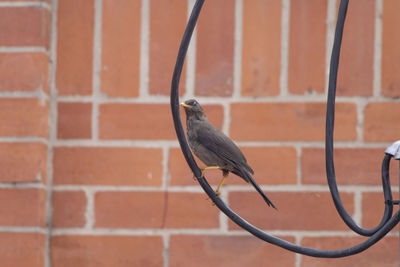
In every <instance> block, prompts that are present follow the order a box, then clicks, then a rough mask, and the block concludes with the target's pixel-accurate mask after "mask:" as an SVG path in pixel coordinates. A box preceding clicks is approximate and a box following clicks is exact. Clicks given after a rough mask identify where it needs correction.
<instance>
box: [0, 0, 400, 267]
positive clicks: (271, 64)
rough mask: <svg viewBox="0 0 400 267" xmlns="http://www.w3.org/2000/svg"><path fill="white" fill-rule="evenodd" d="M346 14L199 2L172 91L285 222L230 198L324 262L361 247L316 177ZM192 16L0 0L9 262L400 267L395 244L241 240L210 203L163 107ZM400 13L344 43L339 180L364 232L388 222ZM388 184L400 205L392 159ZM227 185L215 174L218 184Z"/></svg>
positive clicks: (362, 24) (0, 117)
mask: <svg viewBox="0 0 400 267" xmlns="http://www.w3.org/2000/svg"><path fill="white" fill-rule="evenodd" d="M338 2H339V0H303V1H300V0H252V1H245V0H219V1H206V3H205V6H204V8H203V11H202V14H201V16H200V20H199V22H198V27H197V30H196V34H195V37H194V38H193V40H192V43H191V47H190V49H189V53H188V56H187V61H186V64H185V68H184V72H183V77H182V80H181V89H180V90H181V91H180V93H181V98H182V99H187V98H191V97H193V96H195V97H196V98H197V99H198V100H199V101H200V103H201V104H203V106H204V109H205V111H206V113H207V115H208V117H209V119H210V120H211V121H212V122H213V123H214V124H215V125H216V126H217V127H219V128H220V129H222V130H223V131H224V132H225V133H227V134H229V135H230V136H231V137H232V138H234V139H235V140H236V141H237V143H238V144H239V145H240V147H241V148H242V150H243V152H244V153H245V155H246V157H247V159H248V161H249V163H250V165H251V166H252V167H253V168H254V170H255V179H256V181H258V183H259V184H261V185H262V188H263V189H264V190H265V191H266V192H267V194H268V196H270V197H271V199H272V201H273V202H274V203H275V204H276V205H277V207H278V208H279V212H276V211H275V210H273V209H271V208H267V207H266V205H265V203H264V202H263V200H262V199H261V198H260V196H259V195H257V194H256V193H254V190H253V188H252V187H251V186H249V185H248V184H246V183H245V182H243V181H242V180H241V179H238V178H235V177H234V176H233V175H232V176H231V177H230V178H229V179H228V182H227V185H226V186H224V187H223V189H222V195H221V197H222V198H223V199H224V200H225V201H226V202H228V203H229V204H230V206H231V207H232V208H233V209H234V210H235V211H237V212H238V213H239V214H240V215H241V216H243V217H244V218H245V219H246V220H248V221H249V222H251V223H253V224H254V225H256V226H257V227H259V228H261V229H264V230H266V231H268V232H269V233H271V234H274V235H276V236H279V237H282V238H284V239H286V240H288V241H290V242H294V243H297V244H299V245H304V246H309V247H314V248H323V249H338V248H345V247H349V246H352V245H354V244H357V243H360V242H361V241H362V240H364V239H363V238H360V237H357V236H356V235H354V234H352V233H351V231H349V230H348V228H347V227H346V226H345V224H344V223H343V222H342V221H341V219H340V218H339V216H338V214H337V212H336V210H335V208H334V206H333V203H332V200H331V197H330V193H329V190H328V187H327V185H326V178H325V174H324V173H325V169H324V143H323V140H324V125H325V118H324V116H325V101H326V92H327V77H328V64H329V57H330V51H331V47H332V43H333V33H334V26H335V17H336V10H337V5H338ZM193 3H194V0H187V1H186V0H168V1H167V0H85V1H82V0H53V1H50V0H48V1H45V0H31V1H29V0H26V1H18V0H14V1H0V110H1V112H0V121H1V126H0V166H1V168H0V260H1V262H2V264H1V265H2V266H5V267H8V266H32V267H64V266H65V267H69V266H82V267H85V266H100V267H101V266H118V267H124V266H165V267H167V266H170V267H172V266H266V265H268V264H269V265H271V266H272V265H273V266H289V267H305V266H325V267H326V266H382V265H385V266H397V264H398V260H399V259H398V248H397V247H398V237H397V231H393V232H391V233H389V235H388V236H387V237H385V238H384V239H383V240H382V241H380V242H379V243H378V244H377V245H375V246H374V247H372V248H370V249H369V250H368V251H366V252H364V253H363V254H361V255H357V256H354V257H350V258H346V259H336V260H332V259H331V260H324V259H314V258H310V257H306V256H300V255H295V254H292V253H289V252H287V251H284V250H282V249H280V248H277V247H273V246H271V245H268V244H266V243H263V242H261V241H259V240H258V239H256V238H254V237H252V236H249V235H248V234H247V233H246V232H243V231H241V230H240V229H239V228H238V227H237V226H236V225H234V224H233V223H232V222H230V221H229V220H228V219H227V218H226V217H225V216H224V215H223V214H221V212H219V210H218V209H217V208H216V207H215V206H212V205H211V203H210V201H209V200H207V199H206V198H207V197H206V195H205V194H204V193H203V191H202V190H201V189H200V187H199V186H198V185H197V183H196V182H195V181H194V180H193V179H192V174H191V172H190V169H189V167H188V166H187V165H186V164H185V162H184V160H183V156H182V154H181V152H180V149H179V146H178V142H177V140H176V136H175V133H174V129H173V124H172V119H171V114H170V107H169V89H170V80H171V75H172V69H173V65H174V63H175V57H176V54H177V50H178V45H179V41H180V38H181V35H182V32H183V30H184V27H185V21H186V20H187V17H188V13H189V9H190V7H191V6H192V5H193ZM399 10H400V2H399V1H398V0H362V1H361V0H359V1H350V6H349V12H348V20H347V23H346V27H345V34H344V40H343V46H342V57H341V64H340V71H339V82H338V97H337V106H336V107H337V115H336V127H335V139H336V143H335V145H336V150H335V160H336V162H335V163H336V172H337V180H338V184H339V186H340V191H341V197H342V199H343V202H344V205H345V207H346V208H347V210H348V211H349V213H350V214H351V215H352V216H353V218H354V219H355V220H356V222H358V223H359V224H361V225H363V226H365V227H373V226H375V225H377V223H378V220H379V219H380V217H381V216H382V213H383V206H384V205H383V198H382V196H381V185H380V164H381V160H382V157H383V151H384V149H385V147H386V146H388V145H389V144H391V143H392V142H393V141H395V140H398V139H400V126H399V125H400V123H399V121H400V103H399V101H398V99H399V97H400V78H399V77H400V76H399V75H398V73H399V72H400V49H399V45H398V44H399V42H400V28H399V27H398V25H399V23H400V18H399V16H398V12H399ZM182 115H183V114H182ZM183 117H184V116H183ZM391 172H392V177H393V181H392V183H393V184H394V185H395V186H394V187H393V191H394V192H395V195H397V192H398V189H397V185H398V182H397V175H398V165H397V162H394V163H393V164H392V170H391ZM220 177H221V175H220V173H219V172H214V171H210V172H208V173H207V178H208V180H209V182H210V183H211V184H212V185H214V186H215V185H217V184H218V182H219V179H220Z"/></svg>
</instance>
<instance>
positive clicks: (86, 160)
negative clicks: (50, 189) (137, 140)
mask: <svg viewBox="0 0 400 267" xmlns="http://www.w3.org/2000/svg"><path fill="white" fill-rule="evenodd" d="M161 176H162V151H161V149H156V148H122V147H118V148H114V147H58V148H55V151H54V183H55V184H75V185H77V184H80V185H133V186H160V185H161Z"/></svg>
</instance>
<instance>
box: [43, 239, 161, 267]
mask: <svg viewBox="0 0 400 267" xmlns="http://www.w3.org/2000/svg"><path fill="white" fill-rule="evenodd" d="M51 251H52V253H51V266H53V267H75V266H79V267H92V266H97V267H108V266H118V267H128V266H129V267H131V266H146V267H147V266H148V267H153V266H154V267H159V266H162V265H163V256H162V254H163V244H162V238H161V237H159V236H84V235H77V236H68V235H65V236H55V237H52V241H51Z"/></svg>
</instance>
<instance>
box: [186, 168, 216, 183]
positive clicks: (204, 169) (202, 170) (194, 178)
mask: <svg viewBox="0 0 400 267" xmlns="http://www.w3.org/2000/svg"><path fill="white" fill-rule="evenodd" d="M219 169H221V167H219V166H207V167H204V168H200V170H201V176H204V172H205V171H206V170H219ZM193 180H195V181H196V175H194V173H193Z"/></svg>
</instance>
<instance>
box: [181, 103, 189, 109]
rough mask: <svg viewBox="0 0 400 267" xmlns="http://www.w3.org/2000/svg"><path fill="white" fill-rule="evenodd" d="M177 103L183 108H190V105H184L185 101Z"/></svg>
mask: <svg viewBox="0 0 400 267" xmlns="http://www.w3.org/2000/svg"><path fill="white" fill-rule="evenodd" d="M179 105H180V106H182V107H184V108H190V107H191V106H190V105H186V104H185V103H183V102H182V103H180V104H179Z"/></svg>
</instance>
